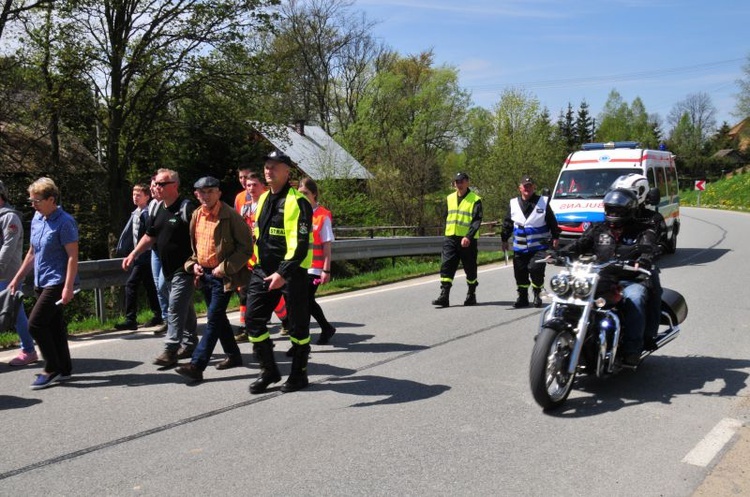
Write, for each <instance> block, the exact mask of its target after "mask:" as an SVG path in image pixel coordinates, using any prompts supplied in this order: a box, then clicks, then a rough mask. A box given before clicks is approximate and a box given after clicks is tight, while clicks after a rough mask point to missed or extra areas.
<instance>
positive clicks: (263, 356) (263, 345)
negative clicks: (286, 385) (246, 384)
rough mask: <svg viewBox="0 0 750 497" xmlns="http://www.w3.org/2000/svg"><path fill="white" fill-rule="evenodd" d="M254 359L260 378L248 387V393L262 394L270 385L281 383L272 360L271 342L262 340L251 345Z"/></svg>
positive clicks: (279, 375) (277, 370)
mask: <svg viewBox="0 0 750 497" xmlns="http://www.w3.org/2000/svg"><path fill="white" fill-rule="evenodd" d="M253 352H255V358H256V359H258V365H259V366H260V376H258V379H257V380H255V381H254V382H253V383H252V384H251V385H250V393H263V392H265V391H266V388H268V385H270V384H271V383H276V382H277V381H281V373H279V368H278V366H276V360H275V359H274V358H273V344H272V343H271V340H263V341H262V342H257V343H254V344H253Z"/></svg>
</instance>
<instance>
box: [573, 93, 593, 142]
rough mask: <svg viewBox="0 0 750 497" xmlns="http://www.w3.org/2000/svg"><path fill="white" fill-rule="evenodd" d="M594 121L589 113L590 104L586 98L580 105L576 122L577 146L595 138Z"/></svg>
mask: <svg viewBox="0 0 750 497" xmlns="http://www.w3.org/2000/svg"><path fill="white" fill-rule="evenodd" d="M593 128H594V122H593V119H592V117H591V114H589V104H588V103H586V101H585V100H583V101H582V102H581V105H580V106H579V107H578V113H577V114H576V122H575V134H576V148H580V147H581V145H583V144H584V143H589V142H590V141H591V140H592V139H593V138H594V130H593Z"/></svg>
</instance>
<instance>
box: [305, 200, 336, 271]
mask: <svg viewBox="0 0 750 497" xmlns="http://www.w3.org/2000/svg"><path fill="white" fill-rule="evenodd" d="M325 218H328V219H331V220H332V222H333V217H332V216H331V211H329V210H328V209H326V208H325V207H323V206H321V205H319V206H318V207H317V208H315V210H314V211H313V219H312V225H313V232H312V234H313V260H312V265H311V266H310V268H311V269H323V263H324V261H325V255H324V254H323V241H322V240H321V239H320V231H321V230H322V229H323V222H324V221H325Z"/></svg>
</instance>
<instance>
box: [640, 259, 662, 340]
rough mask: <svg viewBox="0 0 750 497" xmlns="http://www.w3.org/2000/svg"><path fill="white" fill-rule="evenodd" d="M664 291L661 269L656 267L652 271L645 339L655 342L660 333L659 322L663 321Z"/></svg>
mask: <svg viewBox="0 0 750 497" xmlns="http://www.w3.org/2000/svg"><path fill="white" fill-rule="evenodd" d="M662 293H664V292H663V290H662V287H661V279H660V278H659V268H657V267H656V266H654V267H653V269H652V270H651V291H650V292H649V296H648V315H647V316H646V333H645V335H644V336H645V337H646V338H648V339H650V340H654V339H655V338H656V335H657V334H658V333H659V321H661V296H662Z"/></svg>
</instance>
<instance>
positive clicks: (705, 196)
mask: <svg viewBox="0 0 750 497" xmlns="http://www.w3.org/2000/svg"><path fill="white" fill-rule="evenodd" d="M698 196H699V192H697V191H695V190H693V189H690V190H684V191H682V192H680V202H681V203H682V204H683V205H691V206H696V205H698V198H699V197H698ZM700 206H701V207H714V208H719V209H733V210H742V211H747V210H750V174H748V173H746V172H745V173H738V174H734V175H733V176H732V177H731V178H725V179H720V180H718V181H715V182H709V183H707V184H706V190H705V191H703V192H700Z"/></svg>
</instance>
